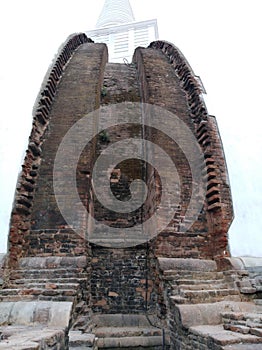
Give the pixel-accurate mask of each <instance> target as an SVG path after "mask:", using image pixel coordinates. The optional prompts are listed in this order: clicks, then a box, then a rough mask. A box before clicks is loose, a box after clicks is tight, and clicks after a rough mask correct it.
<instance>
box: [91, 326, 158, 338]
mask: <svg viewBox="0 0 262 350" xmlns="http://www.w3.org/2000/svg"><path fill="white" fill-rule="evenodd" d="M94 334H95V335H96V337H98V338H109V337H111V338H112V337H114V338H121V337H140V336H162V329H159V328H156V327H98V328H95V329H94Z"/></svg>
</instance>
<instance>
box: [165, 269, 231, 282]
mask: <svg viewBox="0 0 262 350" xmlns="http://www.w3.org/2000/svg"><path fill="white" fill-rule="evenodd" d="M163 278H164V279H165V280H168V281H172V280H181V279H185V280H223V279H224V274H223V272H213V271H206V272H203V271H188V270H183V271H182V270H180V271H177V270H166V271H164V273H163Z"/></svg>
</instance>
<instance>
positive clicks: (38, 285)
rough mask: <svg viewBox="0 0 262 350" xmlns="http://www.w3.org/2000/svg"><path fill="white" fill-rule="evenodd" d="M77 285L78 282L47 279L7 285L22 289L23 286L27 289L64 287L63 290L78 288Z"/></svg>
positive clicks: (57, 288)
mask: <svg viewBox="0 0 262 350" xmlns="http://www.w3.org/2000/svg"><path fill="white" fill-rule="evenodd" d="M78 287H79V283H61V282H59V283H55V282H53V283H51V282H50V281H49V280H48V281H45V282H39V281H36V282H33V283H32V282H31V281H30V282H28V283H26V284H24V283H23V284H22V283H18V284H16V283H14V284H11V285H9V286H8V288H10V289H11V288H12V289H23V288H27V289H32V288H33V289H35V288H36V289H47V290H60V289H64V290H68V289H78Z"/></svg>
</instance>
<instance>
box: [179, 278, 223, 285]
mask: <svg viewBox="0 0 262 350" xmlns="http://www.w3.org/2000/svg"><path fill="white" fill-rule="evenodd" d="M223 282H224V279H218V280H217V279H214V280H208V279H207V280H203V279H202V280H201V279H196V280H193V279H184V278H182V279H178V280H176V282H175V283H176V284H177V285H182V284H184V285H198V284H210V285H214V284H216V283H223Z"/></svg>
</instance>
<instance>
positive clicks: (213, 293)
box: [180, 289, 239, 301]
mask: <svg viewBox="0 0 262 350" xmlns="http://www.w3.org/2000/svg"><path fill="white" fill-rule="evenodd" d="M180 294H181V296H182V297H184V298H189V299H190V300H192V299H198V300H200V299H201V300H203V301H204V300H206V299H210V298H217V297H226V296H228V295H239V292H238V291H237V290H235V289H218V290H215V289H210V290H208V289H207V290H185V289H184V290H180Z"/></svg>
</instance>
